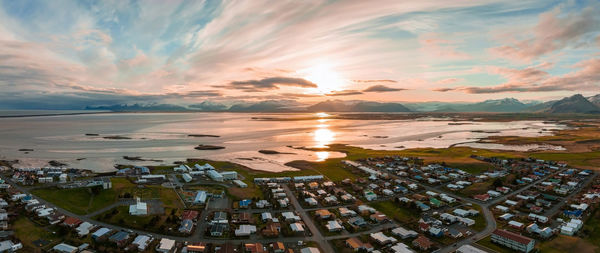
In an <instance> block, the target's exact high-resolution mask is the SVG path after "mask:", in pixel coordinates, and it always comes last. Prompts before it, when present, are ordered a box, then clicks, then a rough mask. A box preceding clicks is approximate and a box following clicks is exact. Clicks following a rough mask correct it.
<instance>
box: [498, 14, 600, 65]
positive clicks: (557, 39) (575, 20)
mask: <svg viewBox="0 0 600 253" xmlns="http://www.w3.org/2000/svg"><path fill="white" fill-rule="evenodd" d="M562 12H563V11H562V8H560V7H557V8H554V9H553V10H551V11H549V12H545V13H542V14H540V16H539V22H538V23H537V25H536V26H535V27H534V28H533V32H532V34H533V36H530V37H529V38H526V39H522V40H517V41H515V42H514V43H511V44H510V45H504V46H500V47H496V48H492V50H491V51H492V52H493V53H495V54H496V55H499V56H501V57H506V58H509V59H514V60H518V61H531V60H533V59H536V58H539V57H540V56H543V55H546V54H549V53H551V52H554V51H557V50H561V49H563V48H567V47H577V46H578V43H579V42H581V41H582V40H585V39H586V36H587V35H589V34H592V33H595V32H598V31H600V17H599V16H598V4H594V5H593V6H589V7H587V8H583V9H582V10H581V11H580V12H575V11H573V12H569V13H566V14H565V13H562Z"/></svg>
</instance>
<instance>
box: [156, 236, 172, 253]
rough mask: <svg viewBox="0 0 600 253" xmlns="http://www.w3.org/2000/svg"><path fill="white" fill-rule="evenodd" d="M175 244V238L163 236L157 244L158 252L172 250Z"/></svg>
mask: <svg viewBox="0 0 600 253" xmlns="http://www.w3.org/2000/svg"><path fill="white" fill-rule="evenodd" d="M174 246H175V240H171V239H167V238H162V239H160V243H158V245H157V246H156V252H164V253H167V252H171V250H172V249H173V247H174Z"/></svg>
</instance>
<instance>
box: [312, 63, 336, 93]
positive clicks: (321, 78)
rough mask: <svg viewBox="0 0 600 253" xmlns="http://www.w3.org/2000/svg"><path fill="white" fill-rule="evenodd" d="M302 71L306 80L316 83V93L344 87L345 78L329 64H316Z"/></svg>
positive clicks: (329, 91) (333, 90) (330, 91)
mask: <svg viewBox="0 0 600 253" xmlns="http://www.w3.org/2000/svg"><path fill="white" fill-rule="evenodd" d="M302 72H304V73H305V79H306V80H308V81H311V82H313V83H315V84H316V85H317V88H316V93H319V94H328V93H332V92H335V91H340V90H343V89H344V86H345V80H344V79H343V78H342V77H341V76H340V75H339V74H338V73H337V72H336V71H335V70H333V68H332V67H331V66H330V65H329V64H324V63H322V64H318V65H315V66H313V67H311V68H308V69H306V70H305V71H302Z"/></svg>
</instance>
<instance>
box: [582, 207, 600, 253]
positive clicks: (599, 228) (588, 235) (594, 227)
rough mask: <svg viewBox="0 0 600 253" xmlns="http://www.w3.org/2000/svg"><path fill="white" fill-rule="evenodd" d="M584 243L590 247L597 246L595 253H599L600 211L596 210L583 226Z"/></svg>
mask: <svg viewBox="0 0 600 253" xmlns="http://www.w3.org/2000/svg"><path fill="white" fill-rule="evenodd" d="M583 233H584V235H583V236H584V239H585V241H587V242H589V243H591V244H592V245H597V246H598V247H597V248H596V252H600V211H598V208H596V209H595V210H594V211H593V212H592V214H590V218H589V219H587V220H586V221H585V223H584V226H583Z"/></svg>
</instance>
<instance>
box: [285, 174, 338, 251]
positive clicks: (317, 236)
mask: <svg viewBox="0 0 600 253" xmlns="http://www.w3.org/2000/svg"><path fill="white" fill-rule="evenodd" d="M283 190H284V191H285V194H287V195H288V198H289V199H290V202H291V203H292V205H293V206H294V209H296V212H298V214H300V217H301V218H302V220H303V221H304V224H306V226H307V227H308V229H309V230H310V231H311V232H312V236H311V237H309V238H306V239H307V240H310V241H316V242H317V243H319V245H320V246H321V249H322V250H324V251H325V252H335V251H334V250H333V247H331V244H329V242H328V241H327V239H325V237H324V236H323V235H322V234H321V231H320V230H319V228H317V226H316V225H315V223H314V221H313V219H312V218H311V217H310V216H309V215H308V214H307V213H306V211H305V210H304V208H303V207H302V206H301V205H300V203H298V199H297V198H296V195H294V193H293V192H292V191H291V190H290V187H288V186H287V185H285V184H284V185H283Z"/></svg>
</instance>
